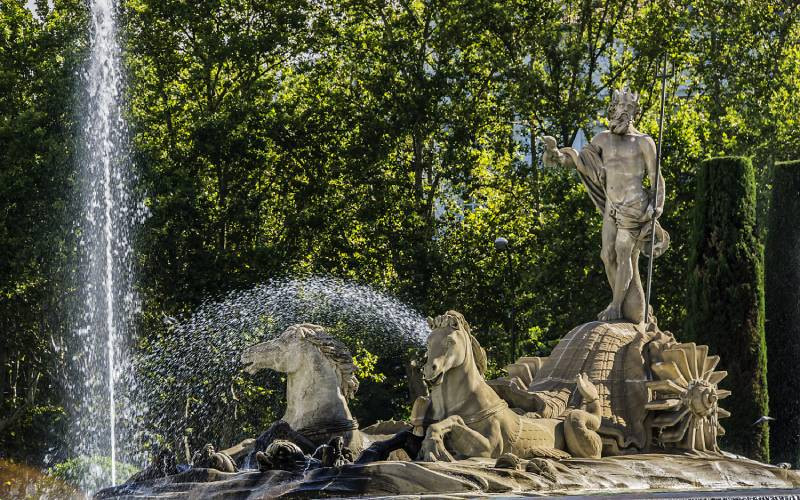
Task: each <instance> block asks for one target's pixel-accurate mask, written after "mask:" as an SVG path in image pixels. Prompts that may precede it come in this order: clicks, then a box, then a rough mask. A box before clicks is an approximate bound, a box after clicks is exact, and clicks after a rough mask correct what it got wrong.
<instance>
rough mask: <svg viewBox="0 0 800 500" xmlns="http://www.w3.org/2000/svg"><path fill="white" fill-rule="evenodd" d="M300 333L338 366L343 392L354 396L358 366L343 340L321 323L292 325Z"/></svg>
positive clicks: (349, 396) (348, 395)
mask: <svg viewBox="0 0 800 500" xmlns="http://www.w3.org/2000/svg"><path fill="white" fill-rule="evenodd" d="M289 328H294V329H295V330H297V332H298V333H300V335H299V338H301V339H303V340H306V341H308V342H309V343H310V344H311V345H313V346H314V347H316V348H317V349H318V350H319V352H320V353H321V354H322V355H323V356H324V357H325V358H326V359H327V360H328V361H330V362H331V363H333V365H334V366H335V367H336V372H337V373H338V374H339V384H340V386H341V388H342V394H344V397H345V398H346V399H350V398H352V397H353V396H354V395H355V393H356V391H357V390H358V379H357V378H356V375H355V371H356V366H355V364H354V363H353V356H351V355H350V350H349V349H348V348H347V346H345V345H344V344H343V343H342V342H341V341H339V340H337V339H335V338H334V337H332V336H330V335H328V333H327V332H325V328H323V327H321V326H319V325H312V324H309V323H304V324H301V325H294V326H290V327H289Z"/></svg>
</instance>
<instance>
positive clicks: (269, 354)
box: [241, 324, 408, 456]
mask: <svg viewBox="0 0 800 500" xmlns="http://www.w3.org/2000/svg"><path fill="white" fill-rule="evenodd" d="M241 359H242V362H243V363H244V364H245V365H246V366H245V371H247V372H248V373H251V374H254V373H256V372H258V371H259V370H262V369H266V368H269V369H272V370H275V371H278V372H282V373H286V375H287V377H286V379H287V382H286V412H285V413H284V415H283V417H282V418H281V420H280V421H279V422H277V423H275V424H273V425H272V427H271V428H270V430H268V431H267V432H265V433H264V434H262V437H259V439H258V440H256V443H255V449H254V451H253V453H254V452H256V451H263V450H264V449H266V446H267V445H268V444H269V442H268V441H271V440H272V439H275V438H281V439H290V440H291V441H293V442H295V443H296V444H298V445H299V446H300V447H301V448H302V449H303V451H305V452H306V453H313V452H314V450H315V449H316V448H317V447H319V446H322V445H324V444H326V443H328V442H329V441H330V440H331V439H332V438H335V437H341V438H342V439H343V445H344V446H345V447H347V448H348V449H349V450H350V451H352V453H353V455H354V456H358V454H359V453H360V452H361V451H362V450H364V449H365V448H367V447H368V446H369V445H370V444H371V442H373V441H376V440H380V439H385V438H387V437H390V436H389V435H388V434H390V433H394V432H397V431H400V430H402V429H404V428H407V427H408V426H407V425H401V424H397V425H393V424H392V423H391V422H384V423H382V424H381V425H380V428H381V429H387V430H386V431H385V432H387V434H377V433H376V434H370V435H369V436H368V435H367V434H365V433H364V432H362V431H359V428H358V422H357V421H356V419H355V418H353V416H352V414H351V413H350V409H349V408H348V406H347V400H348V399H349V398H351V397H352V396H353V395H354V394H355V392H356V390H358V380H357V379H356V376H355V365H354V364H353V358H352V356H351V355H350V351H349V350H348V349H347V347H346V346H345V345H344V344H342V343H341V342H340V341H339V340H337V339H335V338H333V337H332V336H330V335H328V334H327V333H326V332H325V329H324V328H323V327H321V326H318V325H312V324H300V325H294V326H290V327H289V328H287V329H286V330H285V331H284V332H283V333H282V334H281V336H280V337H278V338H275V339H273V340H269V341H267V342H262V343H260V344H256V345H254V346H251V347H249V348H247V349H246V350H245V351H244V352H243V353H242V358H241Z"/></svg>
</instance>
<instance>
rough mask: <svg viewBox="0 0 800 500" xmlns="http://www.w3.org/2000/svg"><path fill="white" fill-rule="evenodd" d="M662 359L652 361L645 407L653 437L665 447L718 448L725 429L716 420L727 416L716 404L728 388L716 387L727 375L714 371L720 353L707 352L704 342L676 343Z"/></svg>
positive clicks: (703, 449)
mask: <svg viewBox="0 0 800 500" xmlns="http://www.w3.org/2000/svg"><path fill="white" fill-rule="evenodd" d="M662 358H663V360H664V362H663V363H655V364H653V367H652V369H653V374H654V375H655V376H656V377H657V379H656V380H654V381H651V382H648V383H647V387H648V389H650V390H651V391H653V395H652V399H651V401H650V402H649V403H647V405H646V408H647V409H648V410H650V411H652V412H653V414H654V417H653V419H652V420H651V426H652V427H653V431H654V440H655V442H656V443H658V444H659V445H661V446H663V447H665V448H679V449H684V450H697V451H705V452H718V451H719V447H718V446H717V438H718V437H719V436H722V435H724V433H725V430H724V429H723V428H722V427H721V426H720V425H719V423H718V420H719V419H720V418H725V417H727V416H730V413H728V412H727V411H726V410H724V409H722V408H720V407H719V406H718V401H719V400H720V399H723V398H726V397H728V396H729V395H730V391H727V390H721V389H718V388H717V384H718V383H719V382H720V381H721V380H722V379H724V378H725V377H726V376H727V372H725V371H714V369H715V368H716V367H717V364H718V363H719V356H709V355H708V347H707V346H698V345H696V344H694V343H692V342H689V343H685V344H676V345H673V346H671V347H669V348H668V349H666V350H665V351H664V352H663V353H662Z"/></svg>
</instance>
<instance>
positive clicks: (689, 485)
mask: <svg viewBox="0 0 800 500" xmlns="http://www.w3.org/2000/svg"><path fill="white" fill-rule="evenodd" d="M535 461H536V462H537V464H536V466H535V467H533V466H530V467H529V466H528V463H529V462H528V461H527V460H522V461H521V464H522V469H524V470H510V469H498V468H495V467H494V465H495V463H494V462H495V461H494V460H492V459H470V460H463V461H457V462H449V463H443V462H432V463H422V462H377V463H373V464H367V465H345V466H344V467H342V468H340V469H336V468H322V469H315V470H311V471H308V472H306V473H305V474H299V473H298V474H292V473H289V472H286V471H268V472H264V473H261V472H240V473H235V474H229V473H224V472H219V471H216V470H213V469H193V470H190V471H188V472H185V473H183V474H178V475H175V476H170V477H168V478H166V479H162V480H154V481H148V482H145V483H139V484H136V485H126V486H119V487H117V488H109V489H106V490H103V491H101V492H99V493H98V494H97V498H119V499H123V498H131V499H132V498H162V499H165V498H212V499H213V498H242V499H257V498H275V497H285V498H312V497H316V498H318V497H324V496H357V495H369V496H395V495H437V496H438V497H439V498H441V495H469V496H474V495H476V494H482V495H485V494H488V495H492V494H496V495H500V494H505V495H508V494H510V493H525V492H527V493H537V494H544V493H552V494H565V493H571V494H578V493H592V492H603V493H611V492H623V491H624V492H628V493H631V492H634V491H639V492H642V493H644V492H645V491H646V490H661V491H691V490H730V489H741V488H761V489H763V488H784V489H787V488H798V487H800V474H798V472H797V471H793V470H786V469H781V468H779V467H773V466H769V465H764V464H761V463H758V462H754V461H751V460H746V459H742V458H737V457H733V456H713V457H699V456H693V455H664V454H658V455H656V454H652V455H630V456H618V457H606V458H602V459H566V460H559V461H557V460H546V459H535ZM537 470H539V471H542V472H540V473H536V472H534V471H537ZM526 471H529V472H526Z"/></svg>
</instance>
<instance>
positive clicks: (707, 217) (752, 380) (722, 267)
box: [685, 157, 769, 461]
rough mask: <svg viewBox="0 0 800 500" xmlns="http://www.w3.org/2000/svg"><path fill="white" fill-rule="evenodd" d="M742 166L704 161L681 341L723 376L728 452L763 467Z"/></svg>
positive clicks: (754, 269) (759, 356)
mask: <svg viewBox="0 0 800 500" xmlns="http://www.w3.org/2000/svg"><path fill="white" fill-rule="evenodd" d="M755 184H756V183H755V172H754V170H753V164H752V162H751V161H750V160H749V159H748V158H741V157H721V158H713V159H710V160H706V161H705V162H703V164H702V165H701V167H700V170H699V171H698V175H697V202H696V205H695V207H694V225H693V230H692V242H691V254H690V257H689V266H690V267H689V279H688V282H689V294H688V297H689V305H688V308H689V310H688V314H687V322H686V332H685V333H686V337H687V338H689V339H692V340H694V341H696V342H698V343H701V344H705V345H708V346H710V349H711V350H712V352H714V353H715V354H719V356H720V357H721V358H722V361H721V362H720V367H721V368H723V369H725V370H726V371H727V372H728V377H727V379H726V380H725V381H724V382H723V383H722V385H723V386H725V387H727V388H730V390H732V391H733V395H732V396H731V397H730V398H729V399H727V400H725V406H728V407H729V408H731V410H732V416H731V417H730V418H729V419H727V420H726V421H725V422H723V425H724V426H725V427H727V429H726V430H727V433H726V435H725V439H724V442H725V444H726V445H727V446H728V448H729V449H731V450H732V451H735V452H739V453H742V454H744V455H747V456H751V457H755V458H757V459H759V460H763V461H768V460H769V428H768V427H767V423H766V422H762V423H760V424H758V425H756V426H753V422H755V421H756V420H758V419H759V418H760V417H761V416H762V415H768V414H769V411H768V409H769V398H768V395H767V351H766V345H765V341H764V269H763V266H764V264H763V262H764V255H763V246H762V245H761V243H760V242H759V241H758V238H757V231H756V185H755Z"/></svg>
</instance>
